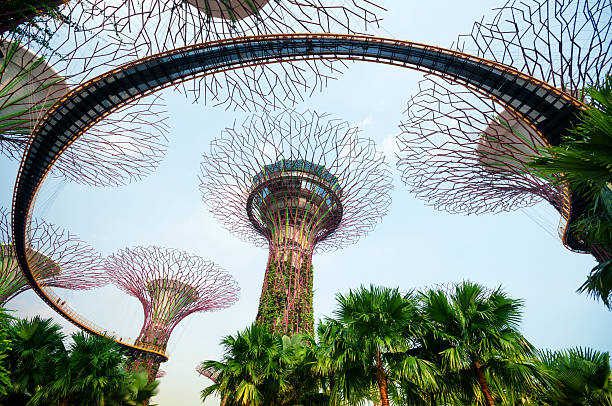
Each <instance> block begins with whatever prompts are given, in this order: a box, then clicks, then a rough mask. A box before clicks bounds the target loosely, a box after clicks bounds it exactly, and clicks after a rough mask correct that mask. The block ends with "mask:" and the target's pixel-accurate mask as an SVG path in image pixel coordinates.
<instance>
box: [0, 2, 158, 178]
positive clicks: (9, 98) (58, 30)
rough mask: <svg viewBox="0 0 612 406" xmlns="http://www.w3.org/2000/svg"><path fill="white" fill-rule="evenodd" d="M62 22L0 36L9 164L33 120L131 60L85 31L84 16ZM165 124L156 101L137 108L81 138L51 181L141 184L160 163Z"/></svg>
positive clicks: (0, 148) (2, 126) (2, 128)
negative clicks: (78, 88)
mask: <svg viewBox="0 0 612 406" xmlns="http://www.w3.org/2000/svg"><path fill="white" fill-rule="evenodd" d="M66 18H70V20H69V22H66V21H64V20H62V19H53V18H50V19H44V20H42V21H39V22H38V23H37V24H28V25H25V26H23V27H20V28H19V30H16V31H10V32H5V33H2V34H0V153H1V154H2V155H5V156H7V157H8V158H11V159H15V160H19V159H20V158H21V155H22V153H23V150H24V149H25V147H26V145H27V142H28V139H29V136H30V134H31V133H32V130H33V129H34V127H35V126H36V123H37V122H38V120H39V119H40V118H42V117H43V116H44V115H45V112H46V111H47V109H48V108H49V107H51V106H52V105H53V104H54V103H55V102H56V101H57V100H59V99H60V98H61V97H62V96H63V95H64V94H66V93H67V92H68V91H69V90H71V88H72V87H73V86H76V85H78V84H80V83H82V82H83V81H84V80H86V79H87V78H90V77H91V76H92V75H97V74H99V73H102V72H105V71H107V70H108V69H109V68H111V67H113V66H117V64H120V63H122V62H126V61H128V60H130V59H131V58H133V57H134V56H135V53H134V50H133V47H132V48H131V47H130V46H129V45H128V44H126V43H122V42H121V41H120V40H118V39H117V38H112V37H109V36H105V35H103V34H104V30H103V29H102V28H103V27H97V28H96V27H93V28H92V27H89V22H88V21H87V20H88V17H87V16H86V15H84V14H83V12H76V11H75V12H73V13H71V14H70V15H69V17H66ZM165 120H166V118H165V114H164V107H163V105H162V103H160V97H159V96H154V97H151V98H148V99H143V100H142V101H137V102H136V103H134V104H132V105H130V106H127V107H126V108H124V109H122V110H121V111H117V112H115V113H114V114H112V115H111V116H109V117H108V119H106V120H104V122H103V123H102V124H101V125H98V126H95V127H94V128H93V129H92V130H91V131H89V132H88V133H87V134H85V135H84V137H83V139H82V140H79V141H78V142H77V143H75V144H74V146H71V147H70V148H69V150H68V151H66V152H67V155H66V156H65V157H62V159H60V161H59V162H58V166H57V169H56V170H54V172H53V173H54V174H55V175H58V176H60V177H63V178H66V179H68V180H70V181H73V182H79V183H83V184H90V185H120V184H124V183H127V182H129V181H131V180H136V179H140V178H141V177H143V176H145V175H146V174H148V173H150V172H151V171H152V170H153V169H154V168H155V167H156V166H157V164H158V163H159V162H160V161H161V159H162V157H163V154H164V152H165V149H166V138H165V133H166V132H167V128H166V127H167V126H166V124H165Z"/></svg>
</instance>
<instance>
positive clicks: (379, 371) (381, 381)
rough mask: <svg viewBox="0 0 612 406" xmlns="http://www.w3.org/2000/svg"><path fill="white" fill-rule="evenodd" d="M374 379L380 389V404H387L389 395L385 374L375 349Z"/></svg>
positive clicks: (382, 405) (378, 353) (386, 405)
mask: <svg viewBox="0 0 612 406" xmlns="http://www.w3.org/2000/svg"><path fill="white" fill-rule="evenodd" d="M376 381H378V389H379V390H380V404H381V406H389V395H388V394H387V374H385V368H384V367H383V365H382V361H381V359H380V351H378V350H376Z"/></svg>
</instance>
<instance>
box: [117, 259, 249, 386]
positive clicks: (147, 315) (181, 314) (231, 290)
mask: <svg viewBox="0 0 612 406" xmlns="http://www.w3.org/2000/svg"><path fill="white" fill-rule="evenodd" d="M107 262H108V264H107V269H108V275H109V278H110V280H111V281H112V282H113V283H114V284H115V285H116V286H118V287H119V288H120V289H121V290H123V291H124V292H126V293H127V294H129V295H131V296H134V297H135V298H137V299H138V300H140V303H142V307H143V311H144V324H143V326H142V329H141V330H140V334H139V335H138V338H137V340H136V344H137V345H138V344H145V345H154V346H156V347H158V348H160V349H161V351H164V350H165V349H166V345H167V344H168V340H169V339H170V334H171V333H172V330H173V329H174V327H175V326H176V325H177V324H178V323H179V322H180V321H181V320H183V319H184V318H185V317H187V316H188V315H190V314H191V313H194V312H210V311H215V310H220V309H225V308H227V307H229V306H231V305H233V304H234V303H235V302H236V301H237V300H238V295H239V292H240V289H239V287H238V285H237V284H236V282H235V281H234V280H233V279H232V277H231V276H230V275H229V274H228V273H227V272H226V271H224V270H222V269H221V268H219V267H218V266H217V265H215V264H214V263H212V262H210V261H206V260H204V259H202V258H200V257H198V256H195V255H190V254H188V253H186V252H183V251H178V250H173V249H167V248H159V247H147V248H144V247H136V248H129V249H127V248H126V249H123V250H121V251H119V252H118V253H116V254H113V255H111V256H110V257H108V260H107ZM143 367H144V368H145V369H146V370H147V371H148V373H149V378H150V379H151V380H154V379H155V376H156V375H157V371H158V369H159V361H158V360H156V359H152V358H150V357H148V356H147V355H138V356H137V357H136V358H135V360H134V362H133V364H132V368H143Z"/></svg>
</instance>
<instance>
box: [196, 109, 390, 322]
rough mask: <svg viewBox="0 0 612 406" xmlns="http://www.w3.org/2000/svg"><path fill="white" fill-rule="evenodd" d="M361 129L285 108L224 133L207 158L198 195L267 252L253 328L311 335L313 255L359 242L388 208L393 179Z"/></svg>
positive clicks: (227, 223)
mask: <svg viewBox="0 0 612 406" xmlns="http://www.w3.org/2000/svg"><path fill="white" fill-rule="evenodd" d="M358 131H359V130H358V129H357V128H354V127H350V126H349V125H348V123H346V122H341V121H338V120H333V119H329V118H327V117H326V116H325V115H319V114H317V113H314V112H305V113H303V114H299V113H297V112H295V111H293V110H287V111H285V112H283V113H280V114H277V115H271V114H264V115H262V116H252V117H251V118H250V119H248V120H247V121H245V122H244V123H243V124H242V126H241V127H238V128H229V129H226V130H225V131H224V132H223V134H222V135H221V137H220V138H218V139H215V140H213V141H212V143H211V148H210V153H208V154H205V155H204V161H203V163H202V177H201V181H202V183H201V186H200V188H201V190H202V193H203V195H204V201H205V202H206V203H207V204H208V206H209V207H210V210H211V212H212V213H213V215H214V216H215V217H216V218H217V220H219V221H220V222H221V223H223V225H224V226H225V227H226V228H227V229H229V230H230V231H231V232H232V233H234V234H236V235H237V236H239V237H240V238H241V239H243V240H245V241H248V242H252V243H254V244H256V245H259V246H267V247H268V249H269V256H268V265H267V269H266V275H265V278H264V284H263V288H262V294H261V299H260V302H259V311H258V314H257V321H258V322H259V323H262V324H264V325H267V326H269V328H270V329H271V331H274V332H280V333H295V332H305V331H310V332H312V331H313V326H314V320H313V309H312V283H313V274H312V255H313V252H314V251H315V249H317V250H320V251H323V250H329V249H337V248H341V247H343V246H346V245H348V244H352V243H354V242H356V241H357V240H358V239H359V238H360V237H361V236H362V235H364V234H367V233H368V232H369V231H370V230H372V229H373V228H374V226H375V225H376V223H378V221H379V220H380V219H381V217H382V216H383V215H384V214H385V213H386V211H387V208H388V206H389V203H390V201H391V199H390V196H389V190H390V189H391V187H392V186H391V176H390V172H389V171H388V169H387V166H386V164H385V163H384V157H383V156H382V154H381V153H380V152H377V151H376V147H375V145H374V142H373V141H371V140H369V139H364V138H359V136H358Z"/></svg>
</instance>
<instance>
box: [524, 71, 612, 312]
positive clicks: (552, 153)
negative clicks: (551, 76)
mask: <svg viewBox="0 0 612 406" xmlns="http://www.w3.org/2000/svg"><path fill="white" fill-rule="evenodd" d="M585 91H586V93H587V95H588V96H589V97H590V98H591V99H592V102H591V105H590V106H589V108H588V109H587V110H585V111H584V112H583V113H582V114H581V116H580V119H579V122H578V123H577V125H576V126H575V127H574V128H572V129H570V133H569V135H567V136H565V137H564V138H563V140H562V142H561V144H560V145H559V146H557V147H548V148H546V149H545V150H543V151H542V153H543V155H544V156H543V157H541V158H538V159H536V160H535V161H534V163H533V164H532V167H533V168H534V173H535V174H536V175H540V176H542V177H545V178H547V179H550V177H549V175H551V174H552V175H555V176H556V177H557V179H558V180H559V182H567V183H569V185H570V187H571V189H572V190H573V191H575V192H576V193H577V194H578V195H579V196H581V197H582V199H583V200H584V201H585V202H586V206H587V207H586V209H585V211H584V213H583V214H582V215H581V216H580V217H579V218H578V219H577V220H576V221H575V222H574V224H573V230H572V231H573V232H574V233H575V234H577V235H578V236H579V237H580V238H581V239H583V240H584V241H585V242H586V243H587V245H588V248H589V249H590V250H591V252H592V253H593V254H594V255H595V257H596V258H597V260H598V262H599V265H597V266H596V267H595V268H593V269H592V270H591V273H590V275H589V277H588V279H587V281H586V282H585V283H584V284H583V285H582V286H581V287H580V288H579V289H578V291H579V292H588V293H589V294H591V295H592V296H594V297H596V298H599V299H602V300H603V302H604V304H605V305H606V306H608V307H609V308H611V309H612V300H611V296H612V257H611V256H612V252H610V247H612V76H607V77H606V80H605V81H604V82H603V83H602V84H601V85H599V86H594V87H590V88H587V89H585Z"/></svg>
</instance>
